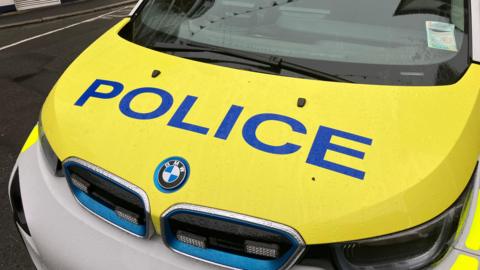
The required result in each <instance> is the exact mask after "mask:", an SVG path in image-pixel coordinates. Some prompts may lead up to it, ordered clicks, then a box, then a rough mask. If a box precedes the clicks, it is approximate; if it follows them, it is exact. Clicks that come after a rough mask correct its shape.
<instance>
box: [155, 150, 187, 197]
mask: <svg viewBox="0 0 480 270" xmlns="http://www.w3.org/2000/svg"><path fill="white" fill-rule="evenodd" d="M189 174H190V167H189V165H188V162H187V161H186V160H185V159H184V158H181V157H170V158H167V159H165V160H164V161H162V162H161V163H160V164H159V165H158V166H157V169H156V170H155V175H154V180H155V186H156V187H157V189H158V190H160V191H161V192H164V193H171V192H175V191H177V190H178V189H180V188H181V187H182V186H183V185H185V183H186V182H187V180H188V176H189Z"/></svg>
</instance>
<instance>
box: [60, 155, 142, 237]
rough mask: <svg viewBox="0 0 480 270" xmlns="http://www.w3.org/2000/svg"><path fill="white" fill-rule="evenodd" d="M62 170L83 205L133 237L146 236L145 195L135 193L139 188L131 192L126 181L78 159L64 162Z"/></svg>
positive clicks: (129, 185)
mask: <svg viewBox="0 0 480 270" xmlns="http://www.w3.org/2000/svg"><path fill="white" fill-rule="evenodd" d="M64 167H65V172H66V176H67V180H68V182H69V185H70V188H71V189H72V192H73V194H74V196H75V197H76V199H77V201H78V202H79V203H80V204H81V205H82V206H84V207H85V208H87V210H89V211H90V212H92V213H93V214H95V215H97V216H99V217H100V218H102V219H104V220H106V221H107V222H108V223H110V224H113V225H114V226H116V227H118V228H121V229H123V230H125V231H127V232H129V233H131V234H133V235H135V236H139V237H147V236H148V231H149V230H148V228H149V222H148V220H149V215H148V210H149V208H148V204H147V203H148V202H147V201H146V200H145V198H146V194H144V193H143V194H138V193H137V192H138V191H139V189H138V188H136V189H135V190H132V188H131V187H132V185H131V184H128V185H127V184H126V181H125V180H122V181H120V180H119V179H118V177H116V176H114V175H111V174H110V173H108V172H105V171H103V170H101V169H99V168H97V167H95V166H94V165H91V164H89V163H87V162H85V161H82V160H79V159H74V161H72V160H67V161H66V162H65V164H64ZM142 195H143V196H142Z"/></svg>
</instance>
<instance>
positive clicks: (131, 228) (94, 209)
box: [64, 161, 148, 238]
mask: <svg viewBox="0 0 480 270" xmlns="http://www.w3.org/2000/svg"><path fill="white" fill-rule="evenodd" d="M72 166H78V167H82V168H83V169H85V170H88V171H89V172H90V173H92V174H95V175H97V176H98V177H101V178H102V179H104V180H105V181H108V182H109V183H111V184H114V185H116V186H118V187H120V188H122V189H123V190H125V191H127V192H129V193H131V194H133V195H134V196H137V197H138V198H139V199H140V200H141V201H142V202H143V207H144V209H147V208H146V207H145V202H144V199H143V197H142V196H141V195H140V194H137V193H135V192H133V191H132V190H130V189H128V188H126V187H124V186H122V185H120V184H119V183H117V182H115V181H113V180H112V179H110V178H109V177H107V176H106V175H103V174H100V173H98V172H97V171H95V170H92V169H91V168H89V167H87V166H84V165H83V164H80V163H78V162H74V161H67V162H65V163H64V168H65V176H66V178H67V183H68V185H69V186H70V189H71V190H72V193H73V195H74V196H75V198H76V199H77V201H78V202H79V203H80V204H81V205H82V206H83V207H85V208H86V209H87V210H89V211H90V212H91V213H93V214H94V215H96V216H98V217H100V218H101V219H104V220H105V221H107V222H108V223H110V224H112V225H114V226H116V227H118V228H120V229H122V230H124V231H126V232H128V233H130V234H133V235H135V236H138V237H143V238H145V237H147V236H148V229H147V224H148V221H146V225H138V224H135V223H132V222H129V221H127V220H125V219H122V218H120V217H119V216H118V215H117V214H116V213H115V211H114V210H112V209H110V208H109V207H107V206H105V205H104V204H102V203H101V202H99V201H97V200H95V199H93V198H92V197H90V196H89V195H88V194H87V193H85V192H83V191H82V190H80V189H78V188H77V187H75V186H74V185H73V184H72V180H71V173H70V170H69V168H70V167H72ZM145 218H148V212H147V211H146V212H145ZM147 220H148V219H147Z"/></svg>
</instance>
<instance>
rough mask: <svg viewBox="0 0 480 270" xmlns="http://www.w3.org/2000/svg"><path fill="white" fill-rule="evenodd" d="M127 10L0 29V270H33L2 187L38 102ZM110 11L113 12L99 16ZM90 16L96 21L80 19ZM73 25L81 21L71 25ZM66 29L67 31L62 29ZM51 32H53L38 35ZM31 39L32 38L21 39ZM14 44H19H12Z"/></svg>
mask: <svg viewBox="0 0 480 270" xmlns="http://www.w3.org/2000/svg"><path fill="white" fill-rule="evenodd" d="M130 9H131V7H126V8H125V7H124V8H122V9H120V8H116V9H113V10H110V11H109V10H105V11H101V12H97V13H91V14H87V15H83V16H78V17H71V18H66V19H62V20H59V21H51V22H47V23H42V24H36V25H29V26H24V27H19V28H10V29H4V30H0V217H1V218H0V269H2V270H9V269H35V267H34V266H33V263H32V262H31V260H30V258H29V256H28V254H27V251H26V249H25V248H24V246H23V243H22V240H21V239H20V236H19V234H18V233H17V231H16V229H15V227H14V223H13V221H12V214H11V211H10V203H9V201H8V194H7V186H8V179H9V175H10V172H11V169H12V168H13V166H14V164H15V159H16V157H17V155H18V153H19V152H20V149H21V148H22V146H23V143H24V142H25V140H26V138H27V136H28V134H29V132H30V130H31V129H32V127H33V126H34V125H35V123H36V122H37V119H38V115H39V112H40V108H41V106H42V104H43V101H44V100H45V98H46V97H47V95H48V93H49V92H50V89H51V88H52V87H53V85H54V84H55V82H56V81H57V80H58V78H59V77H60V75H61V74H62V73H63V71H64V70H65V69H66V68H67V67H68V65H69V64H70V63H71V62H72V61H73V60H74V59H75V58H76V57H77V56H78V55H79V54H80V53H81V52H82V51H83V50H84V49H85V48H86V47H87V46H88V45H90V44H91V43H92V42H93V41H94V40H95V39H96V38H98V37H99V36H100V35H101V34H102V33H104V32H105V31H106V30H107V29H109V28H110V27H112V26H113V25H114V24H115V23H116V22H118V21H119V20H120V18H121V17H123V16H126V15H127V14H128V11H129V10H130ZM112 11H115V12H114V13H111V14H108V15H103V14H106V13H109V12H112ZM102 15H103V16H102ZM99 16H101V17H99ZM91 18H96V19H95V20H92V21H85V20H88V19H91ZM79 22H82V23H81V24H78V25H75V26H71V25H72V24H76V23H79ZM67 26H71V27H70V28H67V29H63V28H64V27H67ZM59 29H62V30H59ZM53 30H59V31H58V32H54V33H51V34H47V35H44V36H40V35H42V34H45V33H48V32H51V31H53ZM36 36H38V37H36ZM32 37H36V38H34V39H31V40H28V41H25V39H29V38H32ZM19 41H20V42H22V41H24V42H23V43H19V44H16V43H18V42H19ZM12 44H13V45H12ZM10 45H12V46H10ZM58 248H64V247H58Z"/></svg>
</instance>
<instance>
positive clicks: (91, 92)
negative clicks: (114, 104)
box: [75, 79, 123, 107]
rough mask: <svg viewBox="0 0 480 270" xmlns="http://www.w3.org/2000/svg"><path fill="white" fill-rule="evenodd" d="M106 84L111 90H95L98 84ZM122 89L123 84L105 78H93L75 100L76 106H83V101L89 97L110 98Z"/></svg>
mask: <svg viewBox="0 0 480 270" xmlns="http://www.w3.org/2000/svg"><path fill="white" fill-rule="evenodd" d="M102 85H103V86H108V87H111V88H112V91H111V92H109V93H103V92H97V90H98V88H100V86H102ZM122 91H123V84H121V83H119V82H114V81H107V80H100V79H97V80H95V81H94V82H93V83H92V85H90V87H88V88H87V90H86V91H85V93H83V95H82V96H80V98H79V99H78V100H77V102H75V105H76V106H80V107H81V106H83V105H84V104H85V102H87V100H88V99H89V98H91V97H95V98H101V99H110V98H114V97H116V96H118V95H119V94H120V93H121V92H122Z"/></svg>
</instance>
